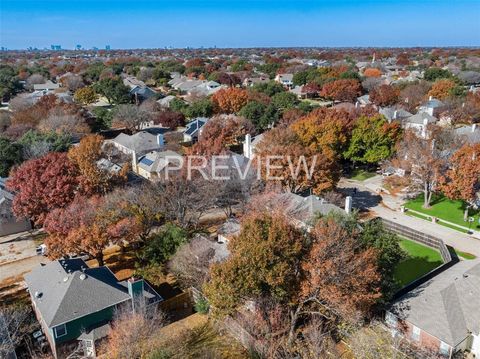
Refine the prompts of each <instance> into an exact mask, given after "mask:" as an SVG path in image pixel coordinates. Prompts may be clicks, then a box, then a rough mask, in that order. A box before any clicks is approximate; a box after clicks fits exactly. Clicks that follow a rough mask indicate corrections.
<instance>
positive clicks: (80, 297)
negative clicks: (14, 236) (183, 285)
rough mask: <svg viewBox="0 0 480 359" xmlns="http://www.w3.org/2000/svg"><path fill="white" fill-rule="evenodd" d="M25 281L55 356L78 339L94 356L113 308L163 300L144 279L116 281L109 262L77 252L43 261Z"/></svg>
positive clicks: (66, 352) (144, 306)
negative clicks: (91, 262)
mask: <svg viewBox="0 0 480 359" xmlns="http://www.w3.org/2000/svg"><path fill="white" fill-rule="evenodd" d="M25 282H26V284H27V287H28V291H29V293H30V297H31V300H32V305H33V309H34V311H35V314H36V316H37V319H38V321H39V322H40V325H41V327H42V331H43V332H44V334H45V336H46V338H47V340H48V342H49V344H50V347H51V348H52V352H53V355H54V357H55V358H65V357H66V356H67V355H69V354H71V351H73V349H74V348H78V347H79V345H81V347H82V348H83V352H84V356H85V357H90V358H92V357H95V355H96V350H95V346H96V344H98V340H100V339H102V338H104V337H106V336H107V335H108V332H109V329H110V322H111V321H112V319H113V317H114V314H115V312H116V311H118V310H123V311H139V310H148V309H149V308H151V307H152V306H153V305H155V304H157V303H159V302H160V301H162V300H163V299H162V297H161V296H160V295H159V294H158V293H157V292H156V291H155V290H154V289H153V288H152V287H150V285H149V284H148V283H146V282H145V281H144V280H143V279H134V278H131V279H129V280H126V281H119V280H117V278H116V277H115V275H114V274H113V273H112V271H111V270H110V269H109V268H108V267H105V266H103V267H97V268H89V267H88V265H87V264H86V263H85V261H84V260H83V259H81V258H73V259H60V260H57V261H53V262H49V263H47V264H41V265H40V266H39V267H36V268H35V269H33V270H32V271H31V272H30V273H28V274H27V275H25Z"/></svg>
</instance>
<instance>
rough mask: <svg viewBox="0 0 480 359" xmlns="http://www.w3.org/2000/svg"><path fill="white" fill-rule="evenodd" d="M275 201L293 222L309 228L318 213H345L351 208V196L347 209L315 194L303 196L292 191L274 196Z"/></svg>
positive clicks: (346, 203)
mask: <svg viewBox="0 0 480 359" xmlns="http://www.w3.org/2000/svg"><path fill="white" fill-rule="evenodd" d="M273 201H274V202H275V203H277V204H280V207H281V208H283V210H284V211H285V214H286V215H287V216H288V217H290V218H291V219H292V222H293V223H295V224H296V225H298V226H299V227H304V228H305V227H306V228H309V227H310V226H311V225H312V222H313V221H314V220H315V218H316V217H317V216H318V215H320V216H326V215H327V214H329V213H330V212H338V213H345V211H347V212H349V211H350V210H351V197H347V199H346V202H345V207H346V209H345V210H344V209H342V208H340V207H338V206H336V205H334V204H332V203H328V202H327V201H325V200H324V199H323V198H320V197H317V196H314V195H309V196H307V197H302V196H300V195H298V194H295V193H291V192H286V193H280V194H278V195H276V196H275V197H274V199H273Z"/></svg>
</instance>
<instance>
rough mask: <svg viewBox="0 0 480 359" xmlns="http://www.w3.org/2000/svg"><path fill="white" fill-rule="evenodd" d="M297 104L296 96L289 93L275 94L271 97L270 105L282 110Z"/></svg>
mask: <svg viewBox="0 0 480 359" xmlns="http://www.w3.org/2000/svg"><path fill="white" fill-rule="evenodd" d="M297 103H298V98H297V96H295V94H293V93H291V92H281V93H277V94H275V95H273V97H272V105H273V106H275V107H276V108H278V109H282V110H283V109H288V108H292V107H295V105H296V104H297Z"/></svg>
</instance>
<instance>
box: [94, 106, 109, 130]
mask: <svg viewBox="0 0 480 359" xmlns="http://www.w3.org/2000/svg"><path fill="white" fill-rule="evenodd" d="M92 112H93V114H94V115H95V122H94V123H93V125H92V131H94V132H99V131H101V130H108V129H109V128H110V127H112V120H113V113H114V111H113V110H112V111H111V110H108V109H106V108H103V107H96V108H94V109H93V110H92Z"/></svg>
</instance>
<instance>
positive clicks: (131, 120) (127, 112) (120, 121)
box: [112, 105, 150, 131]
mask: <svg viewBox="0 0 480 359" xmlns="http://www.w3.org/2000/svg"><path fill="white" fill-rule="evenodd" d="M149 120H150V116H149V115H148V113H147V112H146V111H144V110H143V109H141V108H139V107H138V106H136V105H118V106H117V108H116V109H115V113H114V115H113V122H112V124H113V127H117V128H120V127H125V128H126V129H128V130H130V131H137V130H139V129H140V128H141V126H142V124H144V123H146V122H148V121H149Z"/></svg>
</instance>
